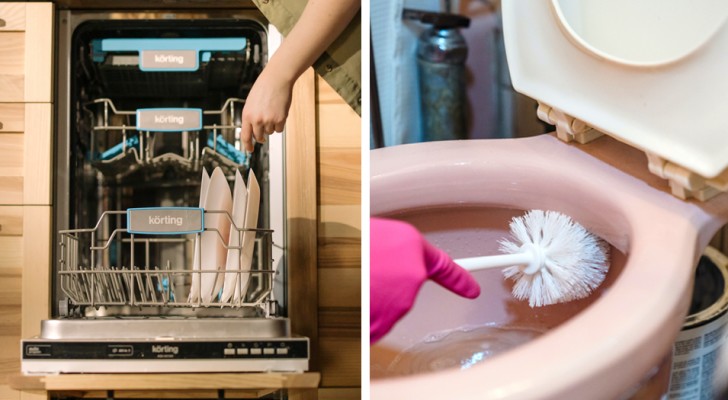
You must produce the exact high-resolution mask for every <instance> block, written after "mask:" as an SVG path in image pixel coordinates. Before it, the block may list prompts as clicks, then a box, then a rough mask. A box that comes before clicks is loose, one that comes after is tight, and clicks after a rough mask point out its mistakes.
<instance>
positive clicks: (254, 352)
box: [250, 349, 263, 355]
mask: <svg viewBox="0 0 728 400" xmlns="http://www.w3.org/2000/svg"><path fill="white" fill-rule="evenodd" d="M262 353H263V351H262V350H261V349H250V354H256V355H259V354H262Z"/></svg>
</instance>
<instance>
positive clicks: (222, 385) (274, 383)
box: [11, 372, 321, 391]
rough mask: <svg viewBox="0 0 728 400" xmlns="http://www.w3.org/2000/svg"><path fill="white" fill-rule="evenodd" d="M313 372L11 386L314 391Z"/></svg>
mask: <svg viewBox="0 0 728 400" xmlns="http://www.w3.org/2000/svg"><path fill="white" fill-rule="evenodd" d="M320 379H321V376H320V374H318V373H316V372H303V373H278V372H265V373H194V374H193V373H179V374H145V373H140V374H60V375H44V376H22V375H18V374H15V375H13V376H12V378H11V384H12V385H13V387H15V388H19V389H26V388H27V389H34V390H38V389H44V390H51V391H67V390H77V391H86V390H150V391H154V390H164V391H170V390H180V391H182V390H187V389H190V390H199V389H286V388H316V387H317V386H318V383H319V381H320Z"/></svg>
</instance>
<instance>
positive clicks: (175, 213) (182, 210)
mask: <svg viewBox="0 0 728 400" xmlns="http://www.w3.org/2000/svg"><path fill="white" fill-rule="evenodd" d="M203 215H204V213H203V210H202V209H201V208H192V207H169V208H163V207H160V208H130V209H128V210H127V211H126V216H127V232H129V233H138V234H176V233H196V232H202V231H203V230H204V226H205V224H204V219H203V218H204V217H203Z"/></svg>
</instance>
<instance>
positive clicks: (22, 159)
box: [0, 103, 53, 205]
mask: <svg viewBox="0 0 728 400" xmlns="http://www.w3.org/2000/svg"><path fill="white" fill-rule="evenodd" d="M10 106H11V107H10V108H8V107H5V108H4V109H3V110H4V111H5V112H6V113H10V112H12V111H13V110H17V109H18V107H17V105H10ZM22 106H23V109H22V112H21V113H20V115H22V116H23V121H22V123H21V122H19V121H18V120H17V119H18V118H17V117H14V118H13V119H8V121H9V128H10V129H12V130H13V131H16V130H18V129H22V130H18V132H19V133H0V204H3V205H8V204H34V205H50V204H51V196H52V190H51V188H52V184H51V162H52V148H51V146H52V143H53V137H52V120H51V118H52V105H51V104H50V103H26V104H24V105H22ZM5 115H10V114H5ZM1 117H2V115H0V118H1ZM3 125H4V124H3Z"/></svg>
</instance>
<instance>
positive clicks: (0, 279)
mask: <svg viewBox="0 0 728 400" xmlns="http://www.w3.org/2000/svg"><path fill="white" fill-rule="evenodd" d="M22 283H23V281H22V278H21V273H20V269H19V268H11V269H0V301H1V302H2V304H3V305H5V306H8V307H11V306H12V307H18V308H19V307H20V302H21V299H22V296H21V290H20V288H21V286H22Z"/></svg>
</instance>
